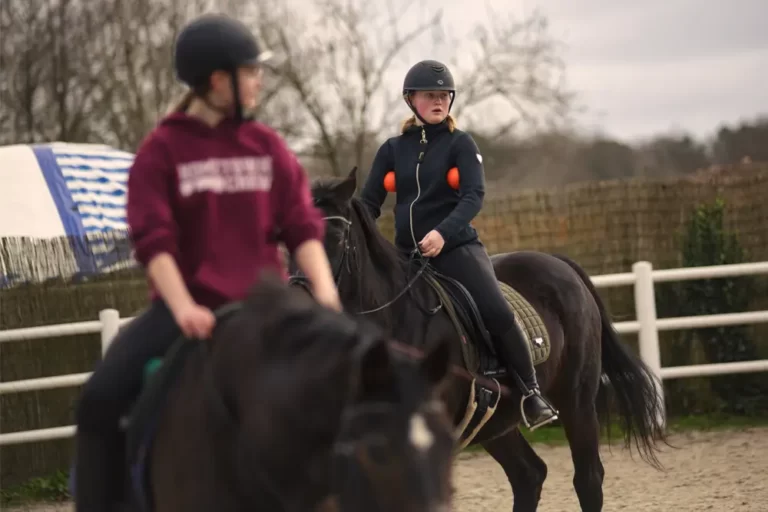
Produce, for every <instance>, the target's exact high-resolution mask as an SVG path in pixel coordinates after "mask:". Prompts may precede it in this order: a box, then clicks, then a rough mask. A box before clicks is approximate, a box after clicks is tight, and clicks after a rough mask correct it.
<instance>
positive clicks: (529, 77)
mask: <svg viewBox="0 0 768 512" xmlns="http://www.w3.org/2000/svg"><path fill="white" fill-rule="evenodd" d="M488 19H489V21H488V23H484V24H478V25H477V26H476V27H475V28H474V31H473V34H472V36H471V38H470V40H469V41H458V40H456V39H454V40H453V41H452V46H453V47H454V48H456V49H457V51H456V52H454V55H455V58H454V59H452V61H451V65H452V66H453V67H455V68H456V69H457V73H456V74H457V75H458V76H459V78H460V80H461V86H460V94H461V97H460V99H457V105H456V110H455V112H456V116H457V118H458V117H460V118H462V119H464V118H466V120H467V124H468V125H470V126H471V127H472V128H473V129H475V130H476V131H480V132H483V133H484V134H485V135H486V136H490V137H491V138H502V137H506V136H508V135H510V134H512V133H514V132H515V131H517V130H525V129H533V130H537V129H539V128H542V127H544V128H547V129H552V128H556V127H557V126H558V125H559V124H560V122H561V121H565V120H567V118H568V114H569V113H571V111H572V109H573V108H574V106H575V105H574V95H573V93H571V92H570V91H568V90H567V89H566V88H565V85H564V80H563V79H564V76H565V63H564V61H563V60H562V59H561V57H560V50H561V45H560V43H559V42H558V41H557V40H555V39H554V38H552V37H551V36H550V35H549V34H548V22H547V19H546V18H545V17H544V16H543V15H542V14H541V13H539V12H538V11H534V12H533V13H532V14H531V15H530V16H529V17H528V18H525V19H522V20H520V19H517V18H515V17H514V16H512V15H508V16H502V15H500V14H498V13H496V12H493V11H492V10H489V15H488ZM459 48H460V49H461V50H460V51H459ZM461 57H463V58H461ZM489 126H491V127H490V128H489Z"/></svg>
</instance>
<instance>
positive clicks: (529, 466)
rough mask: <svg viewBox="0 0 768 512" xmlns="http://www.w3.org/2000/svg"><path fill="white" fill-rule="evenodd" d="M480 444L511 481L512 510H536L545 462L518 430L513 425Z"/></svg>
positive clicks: (545, 471)
mask: <svg viewBox="0 0 768 512" xmlns="http://www.w3.org/2000/svg"><path fill="white" fill-rule="evenodd" d="M483 448H485V450H486V451H487V452H488V453H489V454H490V455H491V457H493V458H494V460H496V462H498V463H499V464H500V465H501V467H502V468H503V469H504V473H506V475H507V479H508V480H509V483H510V484H511V485H512V494H513V496H514V497H513V506H512V512H536V509H537V508H538V507H539V499H540V498H541V489H542V487H543V486H544V480H545V479H546V478H547V465H546V463H545V462H544V461H543V460H541V457H539V456H538V455H536V452H534V451H533V448H531V445H530V444H528V441H527V440H526V439H525V438H524V437H523V434H522V433H520V430H519V429H517V428H515V429H514V430H511V431H509V432H507V433H506V434H504V435H503V436H500V437H497V438H495V439H492V440H491V441H487V442H485V443H483Z"/></svg>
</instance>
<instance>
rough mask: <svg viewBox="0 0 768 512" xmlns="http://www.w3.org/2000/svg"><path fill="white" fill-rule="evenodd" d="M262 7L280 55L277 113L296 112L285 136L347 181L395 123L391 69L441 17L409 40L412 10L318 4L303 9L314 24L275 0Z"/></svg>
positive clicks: (319, 0)
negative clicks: (352, 169)
mask: <svg viewBox="0 0 768 512" xmlns="http://www.w3.org/2000/svg"><path fill="white" fill-rule="evenodd" d="M257 4H258V5H259V7H260V9H259V16H258V18H259V19H260V20H261V22H260V25H261V33H262V34H263V36H264V38H265V42H266V43H267V44H268V45H269V46H270V48H271V49H272V50H273V51H275V52H276V54H277V55H278V61H277V63H276V65H275V67H274V70H273V71H274V76H275V80H276V81H277V82H278V83H279V84H280V86H281V87H280V88H279V89H278V93H277V95H278V96H280V97H281V100H279V101H276V102H275V103H273V104H272V107H273V108H274V107H275V106H277V105H282V107H283V109H284V110H285V111H289V109H288V108H287V107H288V106H292V107H293V108H292V111H291V115H290V117H289V119H290V121H289V123H287V124H289V126H286V127H285V129H284V130H283V131H284V132H287V133H289V134H290V135H291V136H292V137H293V139H294V141H295V142H296V145H297V146H299V150H300V152H301V154H302V155H303V156H305V157H307V158H308V159H315V160H319V161H320V162H322V163H323V164H324V165H323V166H322V167H325V169H324V170H325V172H329V173H331V174H334V175H341V174H342V173H345V172H348V170H349V166H350V165H360V164H361V162H362V161H363V159H364V157H365V156H366V152H370V150H371V148H372V147H373V145H374V144H375V142H376V139H377V137H378V135H379V134H380V133H381V132H382V131H383V130H384V129H385V128H386V127H388V126H391V125H392V123H393V116H394V115H395V114H394V109H393V108H392V106H393V98H392V96H391V95H390V94H388V93H387V91H388V88H389V87H390V86H391V82H390V81H389V80H388V79H389V77H388V75H387V74H388V72H389V71H390V68H391V65H392V63H393V62H394V61H395V60H396V59H397V58H398V57H399V56H401V54H402V51H403V50H404V49H405V48H406V47H407V46H408V45H409V44H411V43H413V42H414V41H416V40H417V39H418V38H420V37H422V36H423V35H424V34H425V32H426V31H427V30H428V29H429V28H430V27H433V26H435V25H437V24H439V22H440V18H441V13H440V12H438V13H436V14H435V15H433V16H432V17H431V18H430V19H427V20H426V21H424V22H422V23H420V24H418V26H416V27H414V28H413V29H411V30H408V31H407V32H403V31H402V28H401V26H402V24H403V23H402V22H403V20H404V19H406V18H407V17H408V16H409V14H410V11H409V5H410V3H408V4H404V5H403V6H402V8H401V7H400V6H394V5H393V4H392V3H388V4H386V5H387V7H389V9H388V13H387V14H386V15H383V14H381V13H382V12H384V10H383V9H382V5H381V4H374V3H366V2H342V1H340V0H315V1H314V3H311V4H307V5H306V6H305V7H304V10H305V11H309V12H312V13H313V14H314V17H313V18H310V16H309V15H306V14H303V13H298V12H292V11H290V10H289V9H288V8H287V7H285V5H284V4H283V5H279V4H278V2H275V1H273V0H261V1H259V2H257ZM287 20H290V24H289V23H286V21H287ZM374 36H375V37H374ZM394 99H395V100H396V99H397V98H394ZM399 101H402V100H401V99H400V100H399ZM283 124H284V125H285V124H286V123H283ZM297 126H298V127H300V129H296V127H297ZM374 150H375V148H374Z"/></svg>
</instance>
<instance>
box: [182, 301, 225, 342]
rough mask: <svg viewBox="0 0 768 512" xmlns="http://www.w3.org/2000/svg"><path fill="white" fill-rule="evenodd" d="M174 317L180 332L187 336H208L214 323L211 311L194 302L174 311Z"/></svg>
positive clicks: (214, 318) (214, 319)
mask: <svg viewBox="0 0 768 512" xmlns="http://www.w3.org/2000/svg"><path fill="white" fill-rule="evenodd" d="M174 317H175V318H176V323H177V324H178V325H179V328H180V329H181V332H183V333H184V335H185V336H187V337H189V338H198V339H206V338H210V336H211V332H213V326H214V325H215V324H216V317H215V316H214V315H213V312H212V311H211V310H210V309H208V308H206V307H205V306H201V305H199V304H195V303H194V302H193V303H191V304H189V305H186V306H184V307H183V308H181V309H180V310H179V311H177V312H175V313H174Z"/></svg>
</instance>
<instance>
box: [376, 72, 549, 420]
mask: <svg viewBox="0 0 768 512" xmlns="http://www.w3.org/2000/svg"><path fill="white" fill-rule="evenodd" d="M455 95H456V90H455V87H454V81H453V76H452V75H451V72H450V71H449V70H448V68H447V67H446V66H445V65H444V64H442V63H440V62H437V61H434V60H427V61H422V62H419V63H417V64H416V65H414V66H413V67H412V68H411V69H410V71H408V74H407V75H406V77H405V83H404V85H403V98H404V99H405V102H406V103H407V104H408V107H410V109H411V110H412V111H413V113H414V116H413V117H411V118H410V119H408V120H406V121H405V123H404V125H403V128H402V133H401V134H400V135H399V136H397V137H392V138H390V139H389V140H387V141H386V142H385V143H384V144H383V145H382V146H381V148H379V151H378V153H377V154H376V158H375V159H374V162H373V166H372V169H371V172H370V174H369V176H368V179H367V181H366V183H365V186H364V187H363V191H362V196H361V198H362V200H363V202H364V203H365V204H366V205H367V207H368V208H369V210H370V212H371V214H372V215H373V216H374V217H375V218H378V217H379V215H380V214H381V205H382V204H383V203H384V200H385V199H386V196H387V189H386V188H385V184H384V183H385V177H386V176H387V174H388V173H389V172H391V171H394V177H395V183H396V190H397V204H396V206H395V244H396V245H397V246H398V247H399V248H400V249H401V250H403V251H406V252H412V251H415V250H418V251H419V252H420V253H421V255H422V256H424V257H427V258H431V260H430V263H431V264H432V265H433V266H434V267H435V268H436V269H437V270H438V271H439V272H441V273H443V274H445V275H447V276H450V277H452V278H454V279H456V280H457V281H459V282H460V283H461V284H463V285H464V286H465V287H466V288H467V289H468V291H469V292H470V294H471V295H472V297H473V298H474V300H475V302H476V303H477V306H478V309H479V310H480V313H481V315H482V317H483V321H484V322H485V324H486V326H487V328H488V331H489V332H490V334H491V336H492V337H493V339H494V342H495V345H496V347H497V352H498V354H499V356H500V357H501V359H502V360H503V361H504V363H505V365H506V366H507V368H508V371H510V372H516V373H517V374H518V375H519V376H520V378H521V380H522V381H523V383H524V384H525V387H526V388H527V389H523V390H521V391H522V392H523V396H524V399H523V410H524V412H525V416H526V417H525V418H523V421H524V422H525V423H526V425H527V426H528V427H529V428H530V429H531V430H534V429H536V428H538V427H540V426H541V425H544V424H547V423H550V422H551V421H553V420H555V419H556V418H557V413H556V411H555V410H554V409H553V408H552V407H551V406H550V405H549V404H548V403H547V402H546V401H545V400H544V399H543V398H542V397H541V394H540V391H539V386H538V383H537V381H536V373H535V371H534V368H533V362H532V360H531V354H530V351H529V348H528V344H527V342H526V341H525V337H524V336H523V333H522V332H521V330H520V328H519V327H518V325H517V323H516V322H515V316H514V313H513V312H512V310H511V309H510V307H509V305H508V304H507V301H506V299H505V298H504V296H503V294H502V292H501V289H500V287H499V285H498V282H497V280H496V274H495V273H494V270H493V266H492V264H491V260H490V258H489V256H488V253H487V252H486V250H485V247H484V246H483V244H482V243H481V242H480V240H479V238H478V235H477V232H476V231H475V229H474V228H473V227H472V226H471V225H470V222H471V221H472V219H473V218H474V217H475V216H476V215H477V214H478V213H479V212H480V209H481V207H482V205H483V196H484V194H485V177H484V173H483V158H482V156H481V155H480V151H479V150H478V148H477V145H476V144H475V141H474V140H473V139H472V137H471V136H470V135H469V134H468V133H466V132H463V131H461V130H459V129H457V128H456V123H455V121H454V119H453V117H451V115H450V110H451V106H452V105H453V101H454V99H455ZM453 167H458V169H459V175H460V179H459V185H458V188H457V189H455V188H453V187H452V186H451V184H449V181H453V180H449V177H448V174H449V169H451V168H453ZM454 172H455V171H454ZM452 178H455V176H452ZM454 185H455V181H454Z"/></svg>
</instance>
